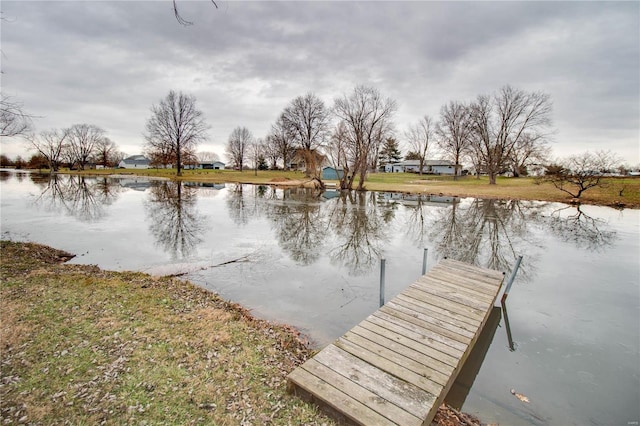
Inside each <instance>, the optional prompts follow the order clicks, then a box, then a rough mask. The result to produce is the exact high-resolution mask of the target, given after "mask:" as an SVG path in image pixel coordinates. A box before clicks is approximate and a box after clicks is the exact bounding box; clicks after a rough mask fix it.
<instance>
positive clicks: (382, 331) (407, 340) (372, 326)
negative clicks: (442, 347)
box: [358, 320, 458, 372]
mask: <svg viewBox="0 0 640 426" xmlns="http://www.w3.org/2000/svg"><path fill="white" fill-rule="evenodd" d="M358 325H359V326H360V327H362V328H364V329H366V330H369V331H371V332H373V333H377V334H379V335H380V336H381V337H384V338H386V339H389V340H391V341H394V342H397V343H399V344H401V345H403V346H406V347H408V348H410V349H413V350H415V351H417V352H419V353H422V354H424V355H425V356H428V357H431V358H434V359H438V360H440V361H441V362H442V363H444V364H447V365H449V366H450V367H451V368H455V367H456V366H457V364H458V358H457V357H455V356H451V355H449V354H446V353H444V352H442V351H439V350H437V349H435V348H433V347H432V346H429V345H428V344H425V343H421V342H419V341H417V340H416V339H415V338H411V337H407V336H404V335H402V334H400V333H394V332H393V330H389V328H385V327H381V326H379V325H378V324H376V323H373V322H371V321H368V320H365V321H362V322H361V323H360V324H358ZM389 326H390V327H393V325H392V324H391V325H389ZM440 371H442V370H440ZM443 372H444V371H443Z"/></svg>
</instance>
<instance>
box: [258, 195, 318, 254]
mask: <svg viewBox="0 0 640 426" xmlns="http://www.w3.org/2000/svg"><path fill="white" fill-rule="evenodd" d="M267 194H268V195H267ZM319 195H320V194H319V193H318V192H317V191H314V190H312V189H308V188H292V189H284V190H282V191H278V192H277V191H276V190H271V191H269V192H268V193H265V194H263V197H265V198H267V199H268V202H267V203H266V204H265V212H266V216H267V218H269V219H270V220H271V222H272V224H273V225H272V228H273V230H274V232H275V234H276V238H277V239H278V243H279V244H280V247H281V248H282V249H283V250H284V251H286V252H287V253H289V255H290V256H291V259H293V260H294V261H295V262H297V263H298V264H300V265H310V264H312V263H314V262H315V261H317V260H318V258H319V257H320V253H321V252H322V250H323V246H324V242H325V240H326V237H327V232H328V229H327V221H326V217H325V215H324V214H323V211H322V208H321V202H320V198H319Z"/></svg>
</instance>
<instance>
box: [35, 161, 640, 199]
mask: <svg viewBox="0 0 640 426" xmlns="http://www.w3.org/2000/svg"><path fill="white" fill-rule="evenodd" d="M24 171H26V172H29V173H40V174H49V173H48V172H42V171H38V170H24ZM57 173H58V174H65V175H75V176H97V177H100V176H102V177H111V176H112V177H117V178H128V177H141V178H148V179H161V180H171V181H182V182H204V183H221V184H222V183H227V184H233V183H235V184H248V185H269V186H273V187H276V188H295V187H312V188H313V187H315V185H313V181H312V180H311V179H310V178H306V177H305V176H304V175H303V173H302V172H293V171H286V172H285V171H281V170H265V171H259V172H258V175H257V176H256V175H255V174H254V172H253V171H243V172H239V171H234V170H198V169H196V170H185V171H184V174H183V175H182V176H176V175H175V172H172V169H144V170H135V171H134V170H131V169H101V170H83V171H69V170H62V171H59V172H57ZM605 179H606V182H605V185H603V186H602V187H594V188H591V189H589V190H588V191H587V192H585V193H584V194H583V195H582V197H581V198H579V199H576V198H571V197H570V196H568V195H567V194H566V193H564V192H562V191H560V190H558V189H556V188H554V187H553V185H552V184H550V183H539V182H537V181H536V180H535V178H531V177H519V178H506V177H502V178H499V180H498V183H497V184H495V185H490V184H489V183H488V179H487V178H486V177H481V178H480V179H477V178H476V177H471V176H465V177H460V178H459V180H453V178H451V177H449V176H435V175H422V176H420V175H418V174H413V173H373V174H370V175H369V176H368V178H367V181H366V182H365V191H373V192H395V193H403V194H416V195H435V196H450V197H460V198H484V199H496V200H523V201H524V200H526V201H542V202H557V203H564V204H572V205H580V204H584V205H595V206H604V207H611V208H615V209H625V208H630V209H640V177H634V176H623V177H607V178H605ZM323 182H324V183H325V185H328V186H329V187H328V188H327V189H335V190H339V189H337V184H336V183H337V181H332V180H325V181H323Z"/></svg>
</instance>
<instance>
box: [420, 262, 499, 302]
mask: <svg viewBox="0 0 640 426" xmlns="http://www.w3.org/2000/svg"><path fill="white" fill-rule="evenodd" d="M428 277H429V278H431V279H434V280H438V281H444V282H446V283H448V284H449V285H453V286H456V287H461V288H464V289H465V290H467V291H470V292H472V294H478V293H479V294H480V295H482V296H484V297H488V298H492V297H493V296H494V294H495V292H496V287H495V286H492V285H489V284H486V285H479V284H478V282H477V281H474V280H473V279H467V278H463V277H459V276H457V275H455V274H454V273H449V272H448V271H446V270H444V269H443V268H439V269H438V270H437V271H429V275H428Z"/></svg>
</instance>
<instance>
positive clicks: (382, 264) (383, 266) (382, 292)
mask: <svg viewBox="0 0 640 426" xmlns="http://www.w3.org/2000/svg"><path fill="white" fill-rule="evenodd" d="M385 263H386V260H385V258H384V257H383V258H381V259H380V307H382V305H384V270H385Z"/></svg>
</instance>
